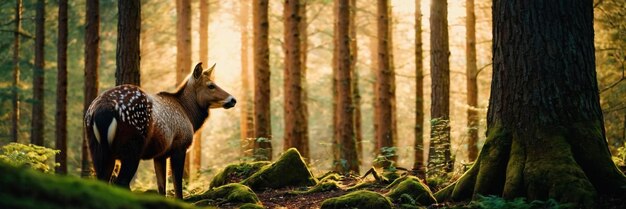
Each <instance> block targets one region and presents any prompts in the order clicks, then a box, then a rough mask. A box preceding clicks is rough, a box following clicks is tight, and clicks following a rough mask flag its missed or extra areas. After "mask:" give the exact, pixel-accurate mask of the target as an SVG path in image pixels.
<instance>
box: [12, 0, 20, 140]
mask: <svg viewBox="0 0 626 209" xmlns="http://www.w3.org/2000/svg"><path fill="white" fill-rule="evenodd" d="M20 30H22V0H17V1H16V4H15V32H14V33H13V84H12V86H13V88H12V90H11V96H12V99H11V103H12V106H13V112H12V113H11V141H12V142H17V139H18V138H19V135H18V134H19V132H18V131H19V129H20V127H19V124H20V97H19V88H20V86H19V84H20Z"/></svg>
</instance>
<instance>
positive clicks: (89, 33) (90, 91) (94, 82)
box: [81, 0, 100, 177]
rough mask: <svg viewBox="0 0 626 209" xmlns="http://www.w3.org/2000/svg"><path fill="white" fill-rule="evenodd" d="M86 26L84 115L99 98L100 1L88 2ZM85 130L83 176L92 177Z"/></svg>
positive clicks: (89, 0)
mask: <svg viewBox="0 0 626 209" xmlns="http://www.w3.org/2000/svg"><path fill="white" fill-rule="evenodd" d="M85 16H86V17H87V20H86V24H85V93H84V94H85V98H84V106H83V114H84V113H85V112H87V109H89V105H90V104H91V101H93V99H95V98H96V97H97V96H98V83H99V81H98V65H99V63H100V35H99V32H100V6H99V0H87V11H86V14H85ZM84 133H85V130H83V146H82V164H81V165H82V166H81V176H82V177H87V176H90V175H91V158H90V157H89V147H88V145H87V140H86V138H85V134H84Z"/></svg>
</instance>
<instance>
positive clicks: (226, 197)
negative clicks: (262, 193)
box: [185, 183, 260, 206]
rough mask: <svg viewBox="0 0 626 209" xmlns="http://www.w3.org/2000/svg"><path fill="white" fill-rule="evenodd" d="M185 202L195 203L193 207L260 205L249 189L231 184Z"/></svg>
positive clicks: (192, 197)
mask: <svg viewBox="0 0 626 209" xmlns="http://www.w3.org/2000/svg"><path fill="white" fill-rule="evenodd" d="M185 201H187V202H195V205H198V206H205V205H220V204H224V203H253V204H257V203H260V201H259V198H258V197H257V196H256V194H255V193H254V192H253V191H252V189H250V188H249V187H247V186H245V185H242V184H239V183H231V184H226V185H224V186H220V187H217V188H211V189H209V190H207V191H206V192H204V193H202V194H199V195H194V196H191V197H189V198H187V199H185Z"/></svg>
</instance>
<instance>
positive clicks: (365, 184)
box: [346, 181, 376, 191]
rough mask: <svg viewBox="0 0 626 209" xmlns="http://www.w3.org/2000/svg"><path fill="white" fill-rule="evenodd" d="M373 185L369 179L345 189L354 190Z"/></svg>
mask: <svg viewBox="0 0 626 209" xmlns="http://www.w3.org/2000/svg"><path fill="white" fill-rule="evenodd" d="M375 185H376V184H375V183H374V182H371V181H366V182H361V183H358V184H355V185H354V186H351V187H348V188H347V189H346V191H356V190H361V189H366V188H369V187H373V186H375Z"/></svg>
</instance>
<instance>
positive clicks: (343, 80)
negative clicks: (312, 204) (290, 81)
mask: <svg viewBox="0 0 626 209" xmlns="http://www.w3.org/2000/svg"><path fill="white" fill-rule="evenodd" d="M335 4H336V7H337V17H336V21H337V31H336V32H335V37H336V40H337V41H336V42H335V47H336V48H337V53H338V56H337V58H338V59H337V110H336V112H337V114H338V115H337V127H336V128H335V132H336V134H335V135H336V136H337V138H336V139H335V140H336V141H337V148H338V150H339V156H338V157H339V158H338V159H339V162H335V171H338V172H342V173H347V172H349V171H352V172H357V173H358V172H359V164H358V157H357V151H356V141H355V135H354V134H355V133H354V102H353V100H352V99H353V98H352V75H351V74H352V69H350V68H351V67H352V66H353V65H352V62H353V60H352V56H351V55H352V54H351V52H350V51H351V40H350V0H336V1H335Z"/></svg>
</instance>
